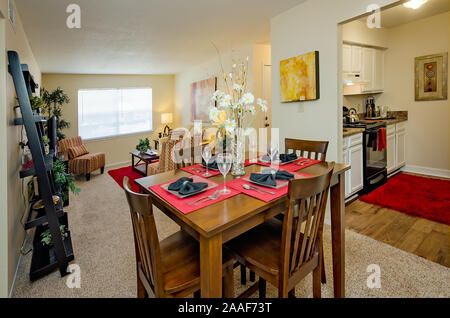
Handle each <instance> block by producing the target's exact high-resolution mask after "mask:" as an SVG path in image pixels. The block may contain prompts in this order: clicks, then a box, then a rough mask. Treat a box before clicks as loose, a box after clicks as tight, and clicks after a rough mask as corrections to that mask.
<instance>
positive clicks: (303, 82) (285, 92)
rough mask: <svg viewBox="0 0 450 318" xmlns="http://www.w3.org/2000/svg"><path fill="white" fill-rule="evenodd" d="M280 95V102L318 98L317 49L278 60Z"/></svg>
mask: <svg viewBox="0 0 450 318" xmlns="http://www.w3.org/2000/svg"><path fill="white" fill-rule="evenodd" d="M280 95H281V102H282V103H289V102H297V101H309V100H316V99H319V98H320V82H319V52H318V51H314V52H310V53H306V54H302V55H299V56H297V57H292V58H289V59H287V60H283V61H281V62H280Z"/></svg>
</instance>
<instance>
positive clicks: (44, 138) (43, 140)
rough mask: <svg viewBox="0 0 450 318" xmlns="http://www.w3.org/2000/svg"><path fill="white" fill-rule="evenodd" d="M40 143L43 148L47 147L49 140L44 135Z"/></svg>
mask: <svg viewBox="0 0 450 318" xmlns="http://www.w3.org/2000/svg"><path fill="white" fill-rule="evenodd" d="M42 143H43V144H44V146H48V144H49V143H50V138H48V136H46V135H44V136H42Z"/></svg>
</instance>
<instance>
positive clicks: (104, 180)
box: [13, 173, 450, 297]
mask: <svg viewBox="0 0 450 318" xmlns="http://www.w3.org/2000/svg"><path fill="white" fill-rule="evenodd" d="M77 183H78V185H79V186H80V187H81V189H82V192H81V193H80V194H79V195H78V196H77V197H73V196H72V197H71V202H70V206H69V207H68V208H67V209H66V210H67V212H68V213H69V226H70V230H71V233H72V241H73V247H74V252H75V261H74V262H73V263H75V264H78V265H79V266H80V269H81V288H80V289H70V288H68V287H67V286H66V284H65V281H66V279H65V278H61V277H60V276H59V273H58V272H54V273H53V274H51V275H48V276H46V277H44V278H42V279H40V280H38V281H36V282H33V283H31V282H30V281H29V268H30V262H31V254H29V255H26V256H23V257H22V260H21V263H20V265H19V269H18V273H17V278H16V282H15V289H14V293H13V297H135V296H136V273H135V258H134V245H133V234H132V228H131V220H130V216H129V210H128V205H127V202H126V199H125V195H124V193H123V190H122V189H121V188H120V187H119V186H118V185H117V183H116V182H115V181H114V180H113V179H112V178H111V177H110V176H109V175H108V174H107V173H105V174H103V175H98V174H94V175H93V176H92V178H91V181H90V182H86V181H84V179H82V178H80V179H77ZM155 214H156V219H157V226H158V231H159V233H158V234H159V237H160V238H161V239H162V238H164V237H166V236H168V235H170V234H172V233H173V232H175V231H177V230H178V229H179V227H178V226H177V225H176V224H175V223H174V222H173V221H171V220H170V219H169V218H168V217H166V216H165V215H164V214H162V213H161V212H159V211H156V212H155ZM324 241H325V242H324V249H325V264H326V271H327V278H328V283H327V284H326V285H322V297H332V294H333V288H332V280H331V279H332V269H331V265H332V264H331V246H330V229H329V227H328V226H326V228H325V231H324ZM370 264H378V265H379V266H380V268H381V288H379V289H370V288H368V287H367V284H366V282H367V278H368V276H369V275H370V273H368V272H367V266H368V265H370ZM235 277H236V283H235V287H236V293H240V292H241V291H242V290H243V289H244V288H245V287H243V286H241V285H240V283H239V280H238V277H239V276H238V270H237V269H236V271H235ZM296 295H297V297H312V277H311V275H310V276H308V277H306V279H305V280H304V281H303V282H302V283H301V284H299V285H298V286H297V289H296ZM255 296H257V294H256V295H255ZM267 296H268V297H276V296H277V290H276V288H274V287H272V286H271V285H270V284H268V285H267ZM346 296H347V297H450V269H449V268H447V267H445V266H441V265H439V264H436V263H433V262H430V261H428V260H425V259H423V258H421V257H418V256H416V255H413V254H409V253H407V252H404V251H402V250H399V249H397V248H394V247H392V246H389V245H386V244H384V243H380V242H378V241H376V240H373V239H371V238H368V237H366V236H363V235H360V234H357V233H355V232H352V231H348V230H347V231H346Z"/></svg>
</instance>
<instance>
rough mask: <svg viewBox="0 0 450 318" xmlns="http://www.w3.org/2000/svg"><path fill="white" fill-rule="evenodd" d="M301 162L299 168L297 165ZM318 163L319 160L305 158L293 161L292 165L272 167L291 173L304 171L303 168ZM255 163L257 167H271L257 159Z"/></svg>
mask: <svg viewBox="0 0 450 318" xmlns="http://www.w3.org/2000/svg"><path fill="white" fill-rule="evenodd" d="M301 162H302V163H304V164H303V165H301V166H299V165H298V163H301ZM319 162H320V160H314V159H307V158H300V159H298V160H296V161H294V162H292V163H288V164H285V165H277V164H274V165H273V167H274V168H275V169H277V168H278V169H279V170H286V171H289V172H292V171H297V170H301V169H305V168H307V167H310V166H312V165H315V164H316V163H319ZM256 163H257V164H258V165H260V166H264V167H270V166H272V164H271V163H265V162H262V161H260V160H259V158H258V160H257V162H256Z"/></svg>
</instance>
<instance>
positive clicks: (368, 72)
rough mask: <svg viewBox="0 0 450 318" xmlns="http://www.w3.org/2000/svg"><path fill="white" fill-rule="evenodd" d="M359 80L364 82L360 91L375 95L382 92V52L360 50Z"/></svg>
mask: <svg viewBox="0 0 450 318" xmlns="http://www.w3.org/2000/svg"><path fill="white" fill-rule="evenodd" d="M361 78H362V80H363V81H364V82H365V84H364V85H362V91H363V92H365V93H376V92H382V91H383V90H384V51H383V50H380V49H374V48H367V47H364V48H362V62H361Z"/></svg>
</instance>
